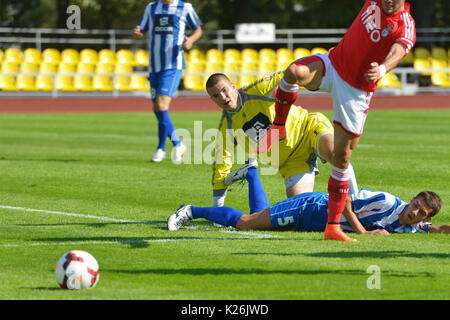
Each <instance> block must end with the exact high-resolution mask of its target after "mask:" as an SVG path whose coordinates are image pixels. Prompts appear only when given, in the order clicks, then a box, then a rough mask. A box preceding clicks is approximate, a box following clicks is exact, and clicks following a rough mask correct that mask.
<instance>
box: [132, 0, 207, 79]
mask: <svg viewBox="0 0 450 320" xmlns="http://www.w3.org/2000/svg"><path fill="white" fill-rule="evenodd" d="M138 25H139V27H140V28H141V30H142V31H146V32H147V33H148V37H149V59H150V64H149V72H160V71H162V70H167V69H179V70H182V69H185V68H186V61H185V59H184V54H183V49H182V45H183V41H184V36H185V31H186V26H189V27H190V28H191V29H193V30H195V29H197V28H198V27H199V26H201V25H202V22H201V21H200V18H199V17H198V15H197V13H196V12H195V9H194V7H193V6H192V4H190V3H185V2H184V1H182V0H174V1H173V2H172V3H171V4H163V3H162V1H161V0H158V1H155V2H151V3H149V4H148V5H147V7H146V8H145V12H144V14H143V16H142V18H141V20H140V21H139V24H138Z"/></svg>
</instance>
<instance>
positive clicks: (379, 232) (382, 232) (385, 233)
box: [364, 229, 389, 236]
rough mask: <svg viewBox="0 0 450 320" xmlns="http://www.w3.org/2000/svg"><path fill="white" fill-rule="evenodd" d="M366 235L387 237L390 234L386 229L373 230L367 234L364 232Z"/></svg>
mask: <svg viewBox="0 0 450 320" xmlns="http://www.w3.org/2000/svg"><path fill="white" fill-rule="evenodd" d="M364 234H382V235H385V236H387V235H388V234H389V232H388V231H386V230H384V229H375V230H371V231H366V232H364Z"/></svg>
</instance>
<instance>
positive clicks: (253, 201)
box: [245, 167, 269, 214]
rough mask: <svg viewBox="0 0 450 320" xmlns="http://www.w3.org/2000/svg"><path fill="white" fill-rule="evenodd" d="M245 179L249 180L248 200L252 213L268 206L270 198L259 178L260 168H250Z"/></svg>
mask: <svg viewBox="0 0 450 320" xmlns="http://www.w3.org/2000/svg"><path fill="white" fill-rule="evenodd" d="M245 179H246V180H247V181H248V202H249V207H250V214H253V213H255V212H258V211H261V210H263V209H265V208H267V207H268V206H269V199H268V198H267V195H266V193H265V192H264V188H263V185H262V183H261V179H260V178H259V174H258V168H257V167H250V168H248V171H247V175H246V176H245Z"/></svg>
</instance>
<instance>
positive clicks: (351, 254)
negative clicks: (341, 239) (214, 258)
mask: <svg viewBox="0 0 450 320" xmlns="http://www.w3.org/2000/svg"><path fill="white" fill-rule="evenodd" d="M233 254H234V255H244V256H245V255H273V256H307V257H313V258H350V259H354V258H371V259H388V258H389V259H391V258H418V259H422V258H438V259H448V258H450V254H448V253H423V252H410V251H399V250H397V251H395V250H393V251H336V252H314V253H303V252H296V253H295V252H293V253H275V252H239V253H233Z"/></svg>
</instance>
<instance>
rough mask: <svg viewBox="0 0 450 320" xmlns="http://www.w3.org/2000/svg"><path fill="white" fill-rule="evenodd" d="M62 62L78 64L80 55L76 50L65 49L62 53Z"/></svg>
mask: <svg viewBox="0 0 450 320" xmlns="http://www.w3.org/2000/svg"><path fill="white" fill-rule="evenodd" d="M61 62H62V63H67V64H78V62H80V54H79V53H78V51H77V50H75V49H64V50H63V51H62V52H61Z"/></svg>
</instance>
